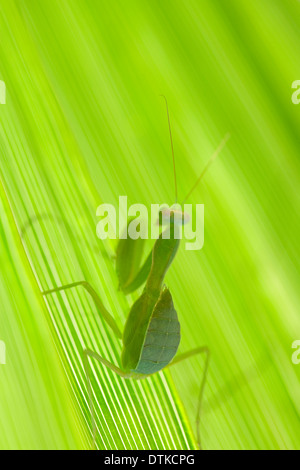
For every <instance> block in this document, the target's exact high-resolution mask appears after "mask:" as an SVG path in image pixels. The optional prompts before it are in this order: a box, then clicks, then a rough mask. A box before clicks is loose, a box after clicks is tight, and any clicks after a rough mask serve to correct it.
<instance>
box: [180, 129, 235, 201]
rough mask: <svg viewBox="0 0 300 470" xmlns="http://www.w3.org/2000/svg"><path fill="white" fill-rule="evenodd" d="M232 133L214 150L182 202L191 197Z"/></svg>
mask: <svg viewBox="0 0 300 470" xmlns="http://www.w3.org/2000/svg"><path fill="white" fill-rule="evenodd" d="M230 137H231V136H230V134H229V132H228V133H227V134H226V135H225V137H224V138H223V140H222V141H221V143H220V145H219V147H218V148H217V150H216V151H215V152H214V154H213V155H212V156H211V157H210V159H209V160H208V162H207V164H206V165H205V167H204V169H203V170H202V173H201V174H200V176H199V178H198V179H197V181H196V183H195V184H194V186H192V188H191V190H190V191H189V192H188V194H187V195H186V196H185V198H184V199H183V201H182V203H181V204H183V203H184V202H185V201H186V200H187V199H188V198H189V197H190V195H191V194H192V192H193V191H194V189H195V188H196V187H197V186H198V184H199V183H200V181H201V180H202V178H203V177H204V175H205V173H206V172H207V170H208V169H209V167H210V165H211V164H212V163H213V162H214V160H215V159H216V158H217V156H218V155H219V154H220V153H221V151H222V150H223V148H224V147H225V145H226V143H227V141H228V140H229V139H230Z"/></svg>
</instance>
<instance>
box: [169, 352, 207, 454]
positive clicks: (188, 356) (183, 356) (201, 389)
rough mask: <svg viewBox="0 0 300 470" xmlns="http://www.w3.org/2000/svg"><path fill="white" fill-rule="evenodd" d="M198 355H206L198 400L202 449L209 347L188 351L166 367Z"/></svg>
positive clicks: (199, 444) (198, 435)
mask: <svg viewBox="0 0 300 470" xmlns="http://www.w3.org/2000/svg"><path fill="white" fill-rule="evenodd" d="M197 354H205V356H206V357H205V364H204V371H203V375H202V379H201V383H200V391H199V398H198V405H197V412H196V428H197V444H198V447H199V449H201V448H202V447H201V437H200V415H201V408H202V401H203V394H204V387H205V382H206V377H207V370H208V365H209V358H210V350H209V348H208V347H207V346H202V347H199V348H196V349H192V350H191V351H187V352H186V353H183V354H180V355H179V356H177V357H175V359H174V360H173V361H172V362H171V363H170V364H169V365H167V366H166V367H171V366H173V365H175V364H178V363H179V362H182V361H184V360H185V359H189V358H190V357H192V356H196V355H197Z"/></svg>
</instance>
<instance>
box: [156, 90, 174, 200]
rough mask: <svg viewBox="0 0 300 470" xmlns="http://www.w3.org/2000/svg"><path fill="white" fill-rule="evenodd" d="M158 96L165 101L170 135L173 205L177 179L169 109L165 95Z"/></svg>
mask: <svg viewBox="0 0 300 470" xmlns="http://www.w3.org/2000/svg"><path fill="white" fill-rule="evenodd" d="M160 96H161V97H162V98H163V99H164V100H165V102H166V108H167V117H168V125H169V134H170V140H171V150H172V159H173V171H174V185H175V203H177V197H178V194H177V178H176V167H175V157H174V147H173V139H172V131H171V124H170V115H169V108H168V102H167V98H166V97H165V95H160Z"/></svg>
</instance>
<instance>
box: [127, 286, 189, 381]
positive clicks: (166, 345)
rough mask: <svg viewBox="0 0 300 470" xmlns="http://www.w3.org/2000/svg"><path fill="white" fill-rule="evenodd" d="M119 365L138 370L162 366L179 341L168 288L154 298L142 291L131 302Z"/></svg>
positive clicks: (141, 371)
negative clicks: (132, 303)
mask: <svg viewBox="0 0 300 470" xmlns="http://www.w3.org/2000/svg"><path fill="white" fill-rule="evenodd" d="M123 342H124V349H123V353H122V365H123V367H124V369H125V370H130V371H134V372H136V373H138V374H144V375H149V374H154V373H155V372H158V371H159V370H161V369H163V368H164V367H166V366H167V365H168V364H169V363H170V362H171V360H172V359H173V357H174V356H175V354H176V352H177V349H178V346H179V343H180V324H179V322H178V318H177V313H176V310H175V308H174V305H173V300H172V296H171V293H170V291H169V289H167V288H166V287H165V288H164V289H163V290H162V291H161V293H160V295H159V297H158V299H155V298H153V296H149V295H148V294H147V292H144V293H143V294H142V295H141V297H139V299H138V300H137V301H136V302H135V303H134V305H133V307H132V309H131V311H130V315H129V317H128V320H127V322H126V325H125V329H124V336H123Z"/></svg>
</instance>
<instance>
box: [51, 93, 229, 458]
mask: <svg viewBox="0 0 300 470" xmlns="http://www.w3.org/2000/svg"><path fill="white" fill-rule="evenodd" d="M163 98H164V99H165V104H166V110H167V118H168V127H169V134H170V141H171V150H172V159H173V171H174V185H175V204H177V180H176V169H175V158H174V149H173V140H172V132H171V125H170V117H169V110H168V103H167V100H166V98H165V97H163ZM229 137H230V136H229V134H227V135H226V136H225V137H224V139H223V140H222V142H221V144H220V145H219V147H218V148H217V150H216V151H215V153H214V154H213V155H212V157H211V158H210V160H209V161H208V163H207V165H206V166H205V168H204V170H203V171H202V173H201V174H200V176H199V178H198V179H197V181H196V182H195V185H194V186H193V187H192V189H191V190H190V191H189V193H188V195H187V196H186V198H185V199H184V200H186V199H187V198H189V197H190V195H191V193H192V192H193V191H194V189H195V188H196V186H197V185H198V184H199V183H200V181H201V180H202V178H203V176H204V174H205V173H206V171H207V170H208V168H209V166H210V165H211V164H212V162H213V161H214V159H215V158H216V157H217V155H218V154H219V153H220V152H221V150H222V149H223V147H224V146H225V144H226V142H227V140H228V139H229ZM172 207H173V206H172ZM172 207H171V208H170V209H169V210H168V211H167V214H166V211H164V212H160V213H159V224H160V225H161V227H162V231H161V233H160V235H159V237H158V238H157V239H156V241H155V243H154V246H153V248H152V250H151V252H150V254H149V255H148V257H147V258H146V261H145V262H144V263H143V264H142V256H143V245H142V244H141V243H140V240H138V239H137V240H133V239H131V238H122V239H120V240H119V241H118V245H117V250H116V274H117V276H118V280H119V288H120V290H121V291H123V293H124V294H125V295H127V294H130V293H132V292H134V291H136V290H137V289H138V288H140V287H141V286H142V285H144V288H143V290H142V292H141V294H140V296H139V297H138V298H137V300H136V301H135V302H134V303H133V305H132V307H131V309H130V311H129V314H128V317H127V320H126V322H125V326H124V330H123V333H122V332H121V331H120V329H119V327H118V325H117V323H116V321H115V319H114V318H113V316H112V315H111V314H110V313H109V312H108V310H107V309H106V307H105V306H104V304H103V302H102V300H101V298H100V297H99V295H98V294H97V292H96V291H95V290H94V289H93V287H92V286H91V284H89V283H88V282H87V281H84V280H83V281H78V282H74V283H71V284H67V285H63V286H59V287H55V288H52V289H50V290H46V291H44V292H43V293H42V294H43V296H47V295H53V294H56V293H57V292H60V291H64V290H67V289H74V288H78V287H80V288H83V289H85V290H86V292H87V293H88V294H89V295H90V296H91V298H92V299H93V301H94V303H95V305H96V308H97V310H98V312H99V313H100V314H101V316H102V318H103V320H104V321H105V322H106V323H107V325H108V326H109V327H110V329H111V330H112V333H113V334H114V335H115V336H116V337H117V338H118V339H119V340H121V341H122V353H121V360H120V366H117V365H115V364H112V363H111V362H109V361H108V360H107V359H105V358H104V357H101V356H100V355H99V354H98V353H97V352H96V351H93V350H91V349H84V350H83V352H82V360H83V366H84V371H85V376H86V381H87V390H88V396H89V407H90V412H91V420H92V432H93V441H94V445H95V446H96V424H95V414H94V406H93V400H92V387H91V370H90V360H95V361H98V362H99V363H101V364H102V365H103V366H105V367H107V368H108V369H110V370H111V371H113V372H114V373H115V374H117V375H118V376H119V377H121V378H122V379H135V380H141V379H146V378H148V377H150V376H151V375H153V374H155V373H157V372H159V371H161V370H164V369H167V368H169V367H172V366H173V365H176V364H178V363H179V362H181V361H184V360H187V359H189V358H191V357H192V356H196V355H203V356H204V358H205V362H204V369H203V374H202V378H201V381H200V388H199V395H198V402H197V411H196V429H197V436H196V437H197V445H198V447H199V449H201V448H202V446H201V436H200V415H201V405H202V399H203V394H204V387H205V382H206V378H207V372H208V366H209V360H210V350H209V348H208V347H207V346H200V347H197V348H195V349H192V350H190V351H187V352H185V353H182V354H180V355H177V356H176V353H177V350H178V347H179V343H180V338H181V334H180V323H179V320H178V316H177V312H176V310H175V307H174V303H173V299H172V295H171V292H170V289H169V288H168V287H167V286H166V285H165V284H164V278H165V276H166V273H167V271H168V269H169V268H170V266H171V264H172V263H173V261H174V258H175V256H176V253H177V251H178V248H179V244H180V239H179V237H178V236H177V235H178V234H177V230H178V225H180V224H184V223H186V217H185V214H184V212H181V213H180V214H179V217H178V213H175V210H173V209H172ZM166 220H167V228H166V229H163V225H166ZM127 228H128V227H127ZM166 230H168V237H165V236H164V235H165V231H166Z"/></svg>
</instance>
